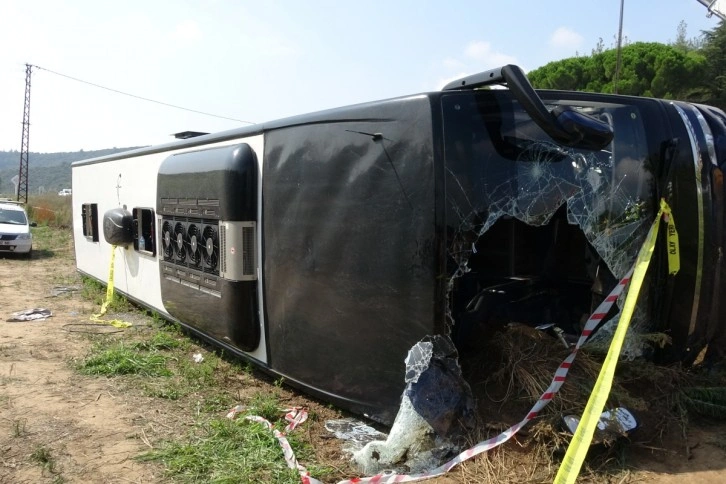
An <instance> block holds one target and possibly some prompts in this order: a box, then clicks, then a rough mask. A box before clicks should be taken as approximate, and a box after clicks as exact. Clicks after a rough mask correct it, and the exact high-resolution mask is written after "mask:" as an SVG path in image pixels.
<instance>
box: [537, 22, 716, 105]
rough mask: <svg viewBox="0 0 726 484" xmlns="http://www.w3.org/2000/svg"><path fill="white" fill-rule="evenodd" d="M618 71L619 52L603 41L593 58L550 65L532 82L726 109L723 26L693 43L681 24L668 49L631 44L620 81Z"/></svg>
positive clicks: (545, 86) (624, 52)
mask: <svg viewBox="0 0 726 484" xmlns="http://www.w3.org/2000/svg"><path fill="white" fill-rule="evenodd" d="M616 66H617V49H614V48H613V49H607V50H606V49H604V46H603V43H602V39H601V40H600V42H599V43H598V45H597V46H596V47H595V48H594V49H593V50H592V53H591V55H586V56H577V57H572V58H569V59H563V60H559V61H555V62H550V63H549V64H546V65H544V66H542V67H540V68H538V69H535V70H533V71H530V72H529V73H528V74H527V76H528V77H529V80H530V82H531V83H532V85H533V86H534V87H536V88H539V89H563V90H574V91H590V92H603V93H615V92H617V93H618V94H627V95H631V96H649V97H658V98H665V99H679V100H683V101H693V102H703V103H707V104H712V105H715V106H719V107H722V108H723V107H726V26H725V25H724V22H720V23H719V25H718V26H717V27H715V28H714V29H712V30H709V31H705V32H702V34H701V35H700V36H698V37H696V38H693V39H688V38H687V37H686V25H685V23H684V22H681V23H680V25H679V26H678V34H677V37H676V40H675V41H674V42H671V43H669V44H661V43H657V42H635V43H627V44H626V45H625V46H623V47H622V48H621V67H620V72H619V75H618V76H617V80H616V75H615V74H616Z"/></svg>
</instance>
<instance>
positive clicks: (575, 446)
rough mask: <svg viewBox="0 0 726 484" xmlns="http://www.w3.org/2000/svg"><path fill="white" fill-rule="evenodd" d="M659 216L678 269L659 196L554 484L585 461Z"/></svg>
mask: <svg viewBox="0 0 726 484" xmlns="http://www.w3.org/2000/svg"><path fill="white" fill-rule="evenodd" d="M661 218H665V219H666V221H667V222H666V223H667V224H668V265H669V269H668V271H669V273H670V274H675V273H677V272H678V269H679V267H680V258H679V245H678V232H676V227H675V222H674V220H673V215H672V213H671V209H670V207H669V206H668V204H667V203H666V202H665V200H662V199H661V202H660V210H659V211H658V215H657V216H656V218H655V221H654V222H653V225H652V226H651V227H650V231H649V232H648V236H647V237H646V239H645V243H644V244H643V247H642V248H641V249H640V252H639V253H638V259H637V260H636V262H635V269H634V271H633V277H632V279H631V280H630V288H629V290H628V295H627V296H626V298H625V303H624V304H623V309H622V311H621V313H620V321H619V322H618V327H617V329H616V330H615V334H614V335H613V341H612V343H611V344H610V349H609V350H608V353H607V356H606V357H605V361H604V362H603V365H602V369H601V370H600V375H598V377H597V381H596V382H595V387H594V388H593V389H592V393H591V394H590V399H589V400H588V402H587V406H586V407H585V411H584V412H583V414H582V418H581V419H580V423H579V425H578V426H577V430H576V431H575V435H574V436H573V437H572V441H571V442H570V445H569V447H568V448H567V452H566V453H565V458H564V459H563V461H562V465H561V466H560V469H559V470H558V471H557V476H556V477H555V480H554V482H555V484H573V483H574V482H575V480H576V479H577V476H578V474H579V473H580V468H581V467H582V463H583V462H584V461H585V456H586V455H587V451H588V449H589V448H590V443H591V442H592V436H593V434H594V433H595V429H596V428H597V424H598V422H599V420H600V415H601V414H602V411H603V408H604V407H605V403H606V402H607V399H608V396H609V395H610V389H611V388H612V383H613V377H614V376H615V367H616V365H617V363H618V358H619V357H620V350H621V349H622V346H623V341H624V340H625V335H626V333H627V331H628V325H629V324H630V318H631V317H632V316H633V311H634V310H635V303H636V301H637V299H638V293H640V288H641V286H642V285H643V279H644V278H645V274H646V272H647V270H648V265H650V259H651V257H652V255H653V250H654V249H655V242H656V240H657V239H658V228H659V226H660V220H661Z"/></svg>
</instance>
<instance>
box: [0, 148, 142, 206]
mask: <svg viewBox="0 0 726 484" xmlns="http://www.w3.org/2000/svg"><path fill="white" fill-rule="evenodd" d="M136 148H137V147H130V148H109V149H105V150H94V151H84V150H80V151H69V152H59V153H33V152H31V153H30V154H29V156H28V192H29V193H31V194H38V193H57V192H58V191H60V190H61V189H63V188H71V163H73V162H74V161H79V160H87V159H89V158H97V157H99V156H106V155H111V154H114V153H119V152H121V151H129V150H133V149H136ZM19 168H20V152H19V151H0V194H2V195H5V196H11V195H13V194H14V189H15V186H14V185H13V183H12V181H11V180H12V178H13V177H14V176H15V175H17V174H18V170H19Z"/></svg>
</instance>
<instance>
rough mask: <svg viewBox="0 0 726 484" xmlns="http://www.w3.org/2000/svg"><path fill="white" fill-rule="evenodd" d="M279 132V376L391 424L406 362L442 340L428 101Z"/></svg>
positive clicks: (272, 267) (268, 202) (270, 289)
mask: <svg viewBox="0 0 726 484" xmlns="http://www.w3.org/2000/svg"><path fill="white" fill-rule="evenodd" d="M345 114H346V118H347V119H345V120H341V119H337V120H331V121H329V122H316V123H311V124H308V125H299V126H295V127H290V128H282V129H276V130H273V131H270V132H268V133H267V135H266V140H265V150H266V152H265V168H264V170H265V176H264V177H263V194H264V196H263V226H264V228H263V243H264V251H263V273H264V291H265V299H266V305H265V311H266V317H267V321H268V329H269V346H270V352H271V367H272V369H273V370H274V371H277V372H280V373H281V374H284V375H288V376H290V377H291V378H293V379H294V380H297V381H299V382H303V383H305V384H306V385H309V386H310V387H313V388H315V389H317V390H318V391H320V392H322V393H325V394H328V395H334V396H335V397H336V400H338V402H339V403H341V402H342V405H343V406H347V407H348V408H350V409H352V410H354V411H357V412H362V413H366V414H369V416H370V417H371V418H374V419H376V420H379V421H384V422H391V421H392V420H393V417H394V416H395V412H396V410H397V408H398V404H399V399H400V395H401V392H402V390H403V387H404V370H405V364H404V359H405V357H406V354H407V351H408V350H409V349H410V347H411V346H412V345H413V344H415V343H416V342H417V341H419V340H420V339H421V338H422V337H423V336H425V335H427V334H432V333H434V332H436V331H437V330H439V329H440V328H439V324H438V323H440V321H439V319H441V318H437V315H436V314H435V308H436V305H435V301H434V297H435V293H436V281H437V274H436V270H437V267H438V260H437V258H438V257H439V256H438V255H437V253H436V247H437V244H436V237H435V219H434V214H435V210H434V169H433V143H432V132H431V107H430V102H429V99H428V98H426V97H423V96H419V97H413V98H409V99H406V100H396V101H391V102H384V103H380V104H378V105H375V106H373V107H371V106H365V107H358V108H351V110H350V111H349V112H346V113H345Z"/></svg>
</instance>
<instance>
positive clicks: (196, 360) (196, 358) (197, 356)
mask: <svg viewBox="0 0 726 484" xmlns="http://www.w3.org/2000/svg"><path fill="white" fill-rule="evenodd" d="M192 359H193V360H194V363H201V362H202V361H204V357H203V356H202V354H201V353H194V355H193V356H192Z"/></svg>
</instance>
